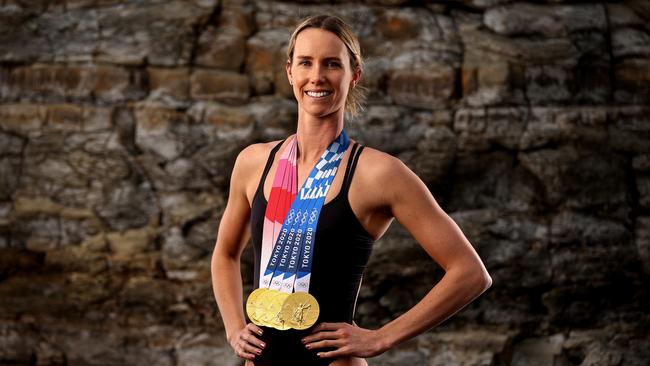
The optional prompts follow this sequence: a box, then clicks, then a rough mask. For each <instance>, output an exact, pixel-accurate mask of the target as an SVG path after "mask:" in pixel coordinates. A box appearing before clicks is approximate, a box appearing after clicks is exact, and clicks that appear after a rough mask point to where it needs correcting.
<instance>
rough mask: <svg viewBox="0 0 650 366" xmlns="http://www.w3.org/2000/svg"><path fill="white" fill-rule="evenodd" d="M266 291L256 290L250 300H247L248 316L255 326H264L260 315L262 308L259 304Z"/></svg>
mask: <svg viewBox="0 0 650 366" xmlns="http://www.w3.org/2000/svg"><path fill="white" fill-rule="evenodd" d="M266 291H268V289H267V288H258V289H255V290H254V291H253V292H251V294H250V295H248V300H246V314H248V318H249V319H250V320H251V321H252V322H253V324H255V325H264V324H262V323H261V322H260V313H261V309H262V306H261V304H260V302H259V299H260V297H261V295H262V294H263V293H265V292H266Z"/></svg>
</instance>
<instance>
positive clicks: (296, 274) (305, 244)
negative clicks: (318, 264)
mask: <svg viewBox="0 0 650 366" xmlns="http://www.w3.org/2000/svg"><path fill="white" fill-rule="evenodd" d="M349 144H350V140H349V138H348V136H347V134H346V133H345V131H342V132H341V134H340V135H339V136H338V137H337V138H336V139H335V140H334V141H333V142H332V143H331V144H330V146H329V147H328V148H327V149H326V150H325V152H323V154H322V155H321V157H320V159H319V161H318V163H316V165H315V166H314V168H313V169H312V170H311V172H310V174H309V176H308V177H307V179H306V180H305V183H304V184H303V186H302V187H301V189H300V191H299V194H298V195H296V194H295V190H294V187H296V185H297V184H296V182H297V163H296V160H297V141H296V138H295V136H292V137H291V140H290V141H289V145H288V147H287V148H286V149H285V151H284V152H283V154H282V156H281V157H280V163H279V164H278V169H277V171H276V174H275V177H274V184H273V188H272V189H271V196H270V197H269V202H268V204H267V208H266V212H265V220H264V231H263V239H262V261H261V263H265V262H267V263H268V264H267V265H266V267H265V268H263V269H262V270H261V271H260V281H259V283H260V287H261V288H263V287H269V288H271V289H274V290H280V291H283V292H287V293H291V292H292V291H294V289H295V291H296V292H299V291H301V292H308V291H309V282H310V278H311V266H312V261H313V250H314V244H315V234H316V227H317V225H318V218H319V217H320V212H321V209H322V206H323V203H324V202H325V197H326V196H327V192H328V191H329V189H330V187H331V185H332V182H333V180H334V177H335V175H336V172H337V170H338V166H339V163H340V162H341V159H342V157H343V154H344V152H345V151H346V150H347V148H348V146H349ZM287 181H289V182H290V183H291V184H286V182H287ZM274 190H275V192H274ZM274 193H275V194H274ZM282 218H283V219H282ZM280 222H282V224H281V225H280ZM271 240H273V242H274V243H275V245H273V249H272V250H271V244H272V243H273V242H271Z"/></svg>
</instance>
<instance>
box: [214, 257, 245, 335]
mask: <svg viewBox="0 0 650 366" xmlns="http://www.w3.org/2000/svg"><path fill="white" fill-rule="evenodd" d="M211 271H212V290H213V292H214V297H215V299H216V301H217V306H218V307H219V312H220V314H221V319H222V320H223V324H224V327H225V330H226V337H227V338H228V340H230V338H231V336H232V334H233V333H234V332H236V331H237V330H238V329H241V328H243V327H244V326H245V325H246V318H245V317H244V310H243V306H242V303H243V289H242V278H241V272H240V264H239V260H238V259H233V258H229V257H227V256H223V255H219V254H215V255H213V257H212V266H211Z"/></svg>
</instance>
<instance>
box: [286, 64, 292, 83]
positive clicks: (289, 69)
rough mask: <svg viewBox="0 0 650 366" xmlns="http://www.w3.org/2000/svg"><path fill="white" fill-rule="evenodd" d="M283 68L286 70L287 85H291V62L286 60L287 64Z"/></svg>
mask: <svg viewBox="0 0 650 366" xmlns="http://www.w3.org/2000/svg"><path fill="white" fill-rule="evenodd" d="M284 68H285V69H286V70H287V79H288V80H289V85H293V83H292V81H291V80H292V75H291V60H287V63H286V64H285V65H284Z"/></svg>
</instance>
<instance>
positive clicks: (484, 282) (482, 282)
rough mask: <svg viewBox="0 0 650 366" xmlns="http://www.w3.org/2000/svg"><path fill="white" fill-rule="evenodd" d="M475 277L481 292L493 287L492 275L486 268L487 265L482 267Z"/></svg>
mask: <svg viewBox="0 0 650 366" xmlns="http://www.w3.org/2000/svg"><path fill="white" fill-rule="evenodd" d="M474 278H475V283H476V287H477V290H478V293H479V294H482V293H483V292H485V291H487V289H489V288H490V287H492V277H491V276H490V274H489V273H488V271H487V270H486V269H485V267H483V268H481V270H479V271H476V273H475V275H474Z"/></svg>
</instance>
